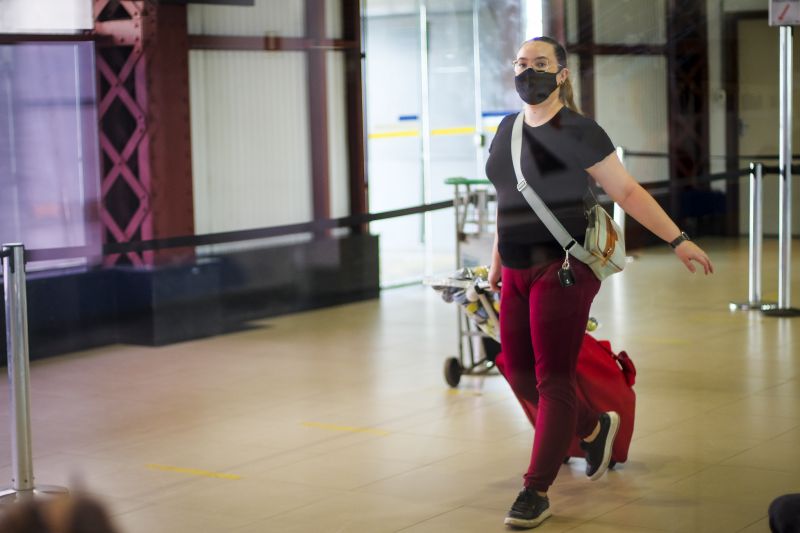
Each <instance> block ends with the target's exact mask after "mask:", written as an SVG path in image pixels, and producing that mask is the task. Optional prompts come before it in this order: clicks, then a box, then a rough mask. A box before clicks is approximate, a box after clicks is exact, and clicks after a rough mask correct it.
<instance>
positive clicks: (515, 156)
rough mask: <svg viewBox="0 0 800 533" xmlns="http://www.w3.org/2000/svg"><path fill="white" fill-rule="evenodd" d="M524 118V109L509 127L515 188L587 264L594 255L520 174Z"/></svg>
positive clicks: (570, 251)
mask: <svg viewBox="0 0 800 533" xmlns="http://www.w3.org/2000/svg"><path fill="white" fill-rule="evenodd" d="M524 120H525V111H524V110H523V111H520V112H519V114H518V115H517V118H516V120H514V126H513V127H512V129H511V162H512V163H513V165H514V173H515V174H516V175H517V190H518V191H519V192H521V193H522V196H524V197H525V200H527V202H528V203H529V204H530V206H531V209H533V212H534V213H536V216H538V217H539V220H541V221H542V223H543V224H544V225H545V227H546V228H547V229H548V230H549V231H550V233H552V234H553V237H554V238H555V239H556V241H558V244H560V245H561V247H562V248H564V250H567V251H569V253H570V254H571V255H572V256H573V257H575V258H576V259H577V260H579V261H581V262H583V263H586V264H589V263H592V262H594V261H595V257H594V256H593V255H592V254H590V253H589V252H587V251H586V250H585V249H584V248H583V246H581V245H580V244H579V243H578V242H577V241H576V240H575V239H573V238H572V235H570V234H569V232H568V231H567V230H566V229H565V228H564V226H563V225H562V224H561V222H559V221H558V219H557V218H556V217H555V215H553V212H552V211H550V208H549V207H547V205H545V203H544V202H543V201H542V199H541V198H539V195H538V194H536V191H534V190H533V187H530V186H529V185H528V182H527V181H525V176H523V175H522V161H521V155H522V123H523V122H524Z"/></svg>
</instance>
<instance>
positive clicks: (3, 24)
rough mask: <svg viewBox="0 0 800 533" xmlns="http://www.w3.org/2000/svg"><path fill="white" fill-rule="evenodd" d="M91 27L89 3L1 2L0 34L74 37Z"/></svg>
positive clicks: (50, 0)
mask: <svg viewBox="0 0 800 533" xmlns="http://www.w3.org/2000/svg"><path fill="white" fill-rule="evenodd" d="M93 27H94V17H93V14H92V0H0V33H73V32H77V31H81V30H91V29H92V28H93Z"/></svg>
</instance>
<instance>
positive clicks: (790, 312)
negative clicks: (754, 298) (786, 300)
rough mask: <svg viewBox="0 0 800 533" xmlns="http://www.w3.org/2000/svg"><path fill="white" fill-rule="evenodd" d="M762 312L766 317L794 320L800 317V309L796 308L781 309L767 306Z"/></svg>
mask: <svg viewBox="0 0 800 533" xmlns="http://www.w3.org/2000/svg"><path fill="white" fill-rule="evenodd" d="M761 312H762V313H763V314H764V316H773V317H784V318H792V317H798V316H800V309H796V308H794V307H784V308H780V307H778V306H772V305H765V306H764V307H762V308H761Z"/></svg>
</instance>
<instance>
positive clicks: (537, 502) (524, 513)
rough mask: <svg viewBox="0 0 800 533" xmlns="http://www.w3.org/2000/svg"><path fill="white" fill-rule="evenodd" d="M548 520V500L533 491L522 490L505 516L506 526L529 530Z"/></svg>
mask: <svg viewBox="0 0 800 533" xmlns="http://www.w3.org/2000/svg"><path fill="white" fill-rule="evenodd" d="M548 518H550V500H548V499H547V496H539V495H538V494H536V491H535V490H532V489H527V488H525V489H522V490H521V491H520V493H519V495H518V496H517V501H515V502H514V505H512V506H511V510H510V511H509V512H508V514H507V515H506V519H505V524H506V525H507V526H512V527H518V528H525V529H531V528H534V527H536V526H538V525H539V524H541V523H542V522H544V521H545V520H547V519H548Z"/></svg>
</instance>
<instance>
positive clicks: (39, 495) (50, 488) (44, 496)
mask: <svg viewBox="0 0 800 533" xmlns="http://www.w3.org/2000/svg"><path fill="white" fill-rule="evenodd" d="M67 494H69V491H68V490H67V489H66V488H64V487H57V486H55V485H37V486H36V487H35V488H33V489H32V490H16V489H5V490H1V491H0V505H10V504H13V503H17V502H27V501H31V500H34V501H36V500H48V499H52V498H58V497H60V496H66V495H67Z"/></svg>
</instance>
